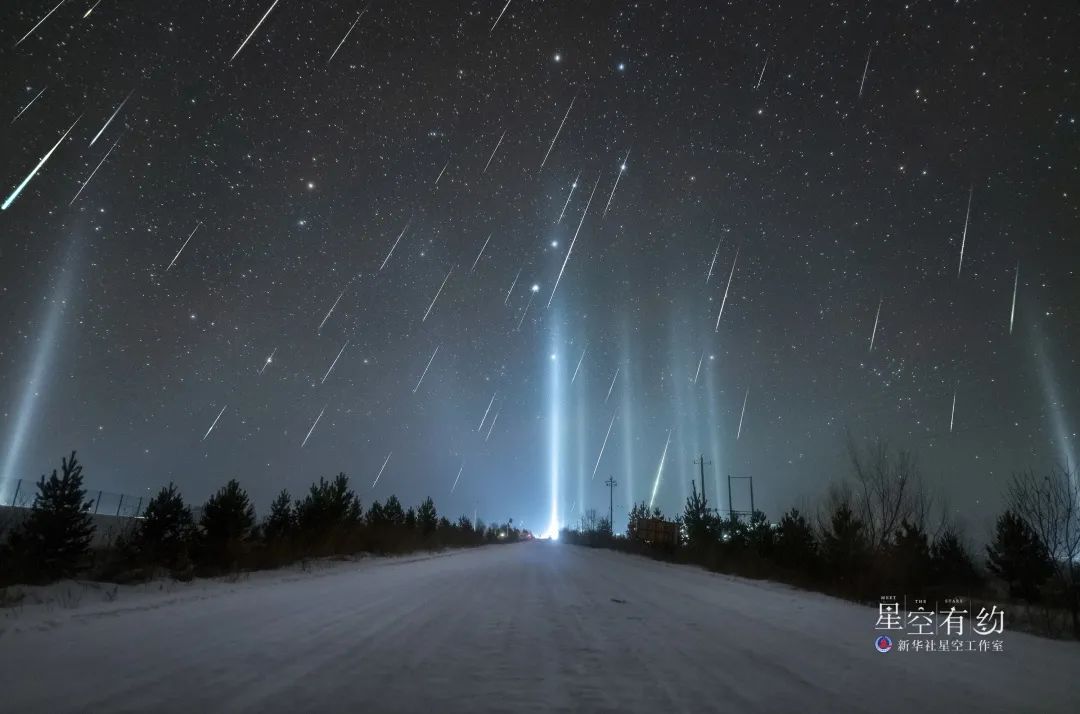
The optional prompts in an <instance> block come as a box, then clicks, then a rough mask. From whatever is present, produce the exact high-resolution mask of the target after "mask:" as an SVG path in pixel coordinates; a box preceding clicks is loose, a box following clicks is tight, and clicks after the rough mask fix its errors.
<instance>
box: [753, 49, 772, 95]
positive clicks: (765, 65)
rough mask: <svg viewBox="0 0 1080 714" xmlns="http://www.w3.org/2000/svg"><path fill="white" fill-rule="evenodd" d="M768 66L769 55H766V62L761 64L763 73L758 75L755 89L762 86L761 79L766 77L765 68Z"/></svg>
mask: <svg viewBox="0 0 1080 714" xmlns="http://www.w3.org/2000/svg"><path fill="white" fill-rule="evenodd" d="M768 66H769V56H768V55H765V64H763V65H761V74H760V75H758V78H757V84H756V85H755V86H754V89H757V88H758V87H760V86H761V80H763V79H765V68H766V67H768Z"/></svg>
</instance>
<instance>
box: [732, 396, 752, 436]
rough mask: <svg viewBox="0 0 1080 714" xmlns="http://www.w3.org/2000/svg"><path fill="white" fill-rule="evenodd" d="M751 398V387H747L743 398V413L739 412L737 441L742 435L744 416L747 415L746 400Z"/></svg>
mask: <svg viewBox="0 0 1080 714" xmlns="http://www.w3.org/2000/svg"><path fill="white" fill-rule="evenodd" d="M749 398H750V387H747V388H746V394H744V395H743V398H742V413H741V414H739V430H738V431H737V432H735V440H736V441H738V440H739V437H741V436H742V423H743V418H745V417H746V400H747V399H749Z"/></svg>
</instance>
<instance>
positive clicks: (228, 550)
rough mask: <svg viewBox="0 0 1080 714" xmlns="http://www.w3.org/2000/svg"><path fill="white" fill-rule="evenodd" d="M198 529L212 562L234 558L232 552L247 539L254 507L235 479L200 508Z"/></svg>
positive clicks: (253, 521) (253, 515) (252, 522)
mask: <svg viewBox="0 0 1080 714" xmlns="http://www.w3.org/2000/svg"><path fill="white" fill-rule="evenodd" d="M199 525H201V526H202V529H203V536H204V537H205V539H206V546H207V548H208V550H209V552H210V554H211V557H214V558H225V557H228V556H235V554H236V553H235V550H236V549H237V548H238V547H239V546H240V544H242V543H244V542H245V541H247V540H248V539H249V538H250V537H251V529H252V528H253V527H254V525H255V507H254V506H252V505H251V500H250V499H249V498H248V495H247V491H245V490H244V489H242V488H240V483H239V482H238V481H237V480H236V479H232V480H230V481H229V482H228V483H227V484H225V485H224V486H222V487H221V489H220V490H218V492H217V493H215V494H214V495H212V496H210V498H209V499H208V500H207V501H206V505H205V506H203V512H202V517H201V518H200V519H199Z"/></svg>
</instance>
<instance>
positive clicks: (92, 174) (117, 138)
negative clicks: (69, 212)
mask: <svg viewBox="0 0 1080 714" xmlns="http://www.w3.org/2000/svg"><path fill="white" fill-rule="evenodd" d="M120 136H123V133H121V134H120ZM120 136H118V137H116V141H114V142H113V145H112V146H110V147H109V150H108V151H106V152H105V156H103V157H101V161H99V162H98V165H97V166H95V167H94V170H93V171H91V172H90V175H89V176H87V177H86V180H85V181H83V184H82V186H80V187H79V190H78V191H77V192H76V193H75V198H73V199H71V201H69V202H68V205H69V206H70V205H71V204H72V203H75V199H76V198H78V197H79V194H81V193H82V192H83V189H84V188H86V186H87V184H89V183H90V179H92V178H94V174H96V173H97V172H98V169H100V168H101V165H102V164H104V163H105V160H106V159H108V158H109V154H111V153H112V152H113V149H115V148H116V145H117V144H119V143H120Z"/></svg>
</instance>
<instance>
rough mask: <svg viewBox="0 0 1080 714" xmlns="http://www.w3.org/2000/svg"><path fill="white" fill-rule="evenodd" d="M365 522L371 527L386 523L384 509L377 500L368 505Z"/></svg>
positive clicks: (381, 525)
mask: <svg viewBox="0 0 1080 714" xmlns="http://www.w3.org/2000/svg"><path fill="white" fill-rule="evenodd" d="M366 519H367V524H368V525H369V526H371V527H372V528H382V527H383V526H385V525H387V523H388V521H387V519H386V511H385V509H383V506H382V504H381V503H379V502H378V501H375V502H374V503H372V504H371V506H369V507H368V512H367V516H366Z"/></svg>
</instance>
